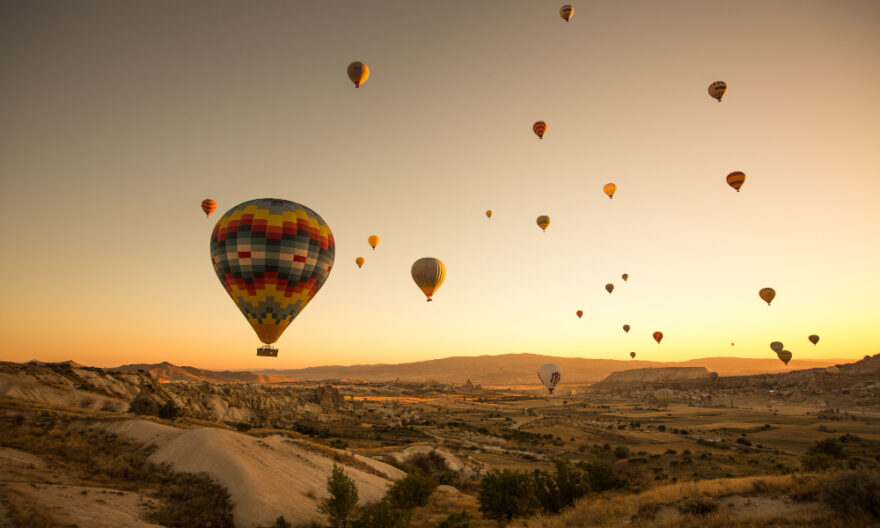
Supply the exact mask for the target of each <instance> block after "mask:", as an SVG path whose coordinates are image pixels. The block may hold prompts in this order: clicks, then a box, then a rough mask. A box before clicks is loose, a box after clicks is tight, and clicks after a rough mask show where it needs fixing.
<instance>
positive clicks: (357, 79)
mask: <svg viewBox="0 0 880 528" xmlns="http://www.w3.org/2000/svg"><path fill="white" fill-rule="evenodd" d="M369 77H370V68H368V67H367V65H366V64H364V63H363V62H358V61H355V62H352V63H351V64H349V65H348V78H349V79H351V82H353V83H354V87H355V88H360V87H361V85H362V84H364V83H365V82H367V79H368V78H369ZM379 84H381V83H379Z"/></svg>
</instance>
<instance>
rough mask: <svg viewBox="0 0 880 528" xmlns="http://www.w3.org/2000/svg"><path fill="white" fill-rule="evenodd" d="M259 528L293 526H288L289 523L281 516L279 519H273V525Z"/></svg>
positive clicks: (291, 526) (290, 525)
mask: <svg viewBox="0 0 880 528" xmlns="http://www.w3.org/2000/svg"><path fill="white" fill-rule="evenodd" d="M259 528H293V525H292V524H290V523H289V522H287V519H285V518H284V516H283V515H281V516H280V517H278V518H277V519H275V523H274V524H270V525H269V526H266V527H262V526H261V527H259Z"/></svg>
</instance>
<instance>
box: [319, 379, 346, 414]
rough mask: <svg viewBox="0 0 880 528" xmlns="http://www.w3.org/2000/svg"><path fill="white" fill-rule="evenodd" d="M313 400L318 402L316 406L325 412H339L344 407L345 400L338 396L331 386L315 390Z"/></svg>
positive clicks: (337, 392) (334, 388)
mask: <svg viewBox="0 0 880 528" xmlns="http://www.w3.org/2000/svg"><path fill="white" fill-rule="evenodd" d="M315 399H317V400H318V405H320V406H321V409H322V410H324V411H325V412H333V411H336V410H339V409H341V408H342V406H343V405H345V399H344V398H343V397H342V395H340V394H339V391H338V390H337V389H336V387H333V386H331V385H324V386H322V387H318V388H316V389H315Z"/></svg>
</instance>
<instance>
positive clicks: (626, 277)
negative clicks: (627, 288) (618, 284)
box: [620, 273, 629, 282]
mask: <svg viewBox="0 0 880 528" xmlns="http://www.w3.org/2000/svg"><path fill="white" fill-rule="evenodd" d="M620 278H621V279H623V282H626V281H627V280H629V273H624V274H623V275H621V276H620Z"/></svg>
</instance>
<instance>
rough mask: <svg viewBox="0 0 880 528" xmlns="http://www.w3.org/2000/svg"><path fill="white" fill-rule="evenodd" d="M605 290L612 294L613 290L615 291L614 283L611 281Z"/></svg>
mask: <svg viewBox="0 0 880 528" xmlns="http://www.w3.org/2000/svg"><path fill="white" fill-rule="evenodd" d="M605 291H607V292H608V293H609V295H610V294H611V292H613V291H614V285H613V284H611V283H610V282H609V283H608V284H606V285H605Z"/></svg>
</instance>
